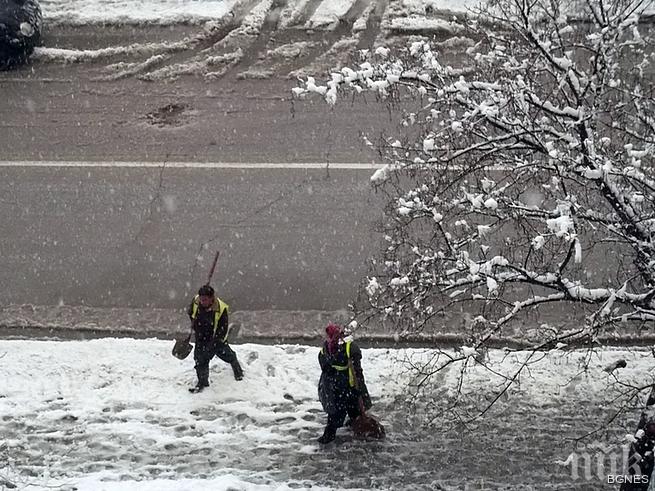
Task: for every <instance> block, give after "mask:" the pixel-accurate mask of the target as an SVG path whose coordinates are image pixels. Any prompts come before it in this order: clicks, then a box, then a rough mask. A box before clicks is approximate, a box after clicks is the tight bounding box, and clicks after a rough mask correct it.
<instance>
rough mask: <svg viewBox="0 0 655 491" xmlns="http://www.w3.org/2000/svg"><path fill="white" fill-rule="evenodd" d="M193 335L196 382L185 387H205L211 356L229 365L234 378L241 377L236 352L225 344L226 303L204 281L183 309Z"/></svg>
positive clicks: (207, 382)
mask: <svg viewBox="0 0 655 491" xmlns="http://www.w3.org/2000/svg"><path fill="white" fill-rule="evenodd" d="M187 313H188V314H189V317H190V318H191V323H192V324H191V327H192V329H193V331H194V334H195V338H196V346H195V349H194V351H193V358H194V360H195V362H196V374H197V375H198V383H197V384H196V386H195V387H192V388H190V389H189V391H191V392H200V391H202V390H203V389H204V388H205V387H209V362H210V360H211V359H212V358H213V357H214V356H218V357H219V358H220V359H221V360H223V361H224V362H226V363H229V364H230V365H231V366H232V371H233V373H234V378H235V379H236V380H241V379H243V370H242V369H241V365H240V364H239V361H238V360H237V355H236V353H235V352H234V351H233V350H232V348H230V345H229V344H228V339H227V338H228V332H229V328H228V326H229V324H228V306H227V304H226V303H225V302H223V301H222V300H221V299H220V298H218V297H216V296H215V294H214V289H213V288H212V287H211V286H209V285H204V286H202V287H200V290H198V294H197V295H196V296H195V297H194V299H193V301H192V302H191V305H189V308H188V310H187Z"/></svg>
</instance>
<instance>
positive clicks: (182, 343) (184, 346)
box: [173, 334, 193, 360]
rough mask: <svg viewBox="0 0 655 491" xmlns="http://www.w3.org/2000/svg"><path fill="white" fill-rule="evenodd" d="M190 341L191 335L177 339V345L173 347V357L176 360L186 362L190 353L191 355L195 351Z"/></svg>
mask: <svg viewBox="0 0 655 491" xmlns="http://www.w3.org/2000/svg"><path fill="white" fill-rule="evenodd" d="M190 339H191V334H189V335H188V336H179V337H177V338H176V339H175V345H174V346H173V356H174V357H175V358H179V359H180V360H184V359H185V358H186V357H187V356H189V353H191V350H192V349H193V345H192V344H191V343H189V340H190Z"/></svg>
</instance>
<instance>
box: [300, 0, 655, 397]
mask: <svg viewBox="0 0 655 491" xmlns="http://www.w3.org/2000/svg"><path fill="white" fill-rule="evenodd" d="M649 6H650V2H646V1H641V0H612V1H605V0H587V1H586V2H579V3H578V4H576V5H575V6H573V5H572V3H571V2H569V1H560V0H492V1H490V2H489V4H488V5H487V7H485V9H484V10H483V11H480V12H478V13H477V15H476V16H473V17H471V18H470V19H468V20H467V21H466V28H465V31H463V34H465V35H466V37H467V38H468V39H469V40H471V42H470V46H469V47H468V49H466V52H465V53H462V57H463V58H464V61H463V63H462V65H461V66H459V67H458V68H452V67H450V66H447V65H446V64H445V63H443V62H442V61H441V57H442V55H441V53H440V51H439V48H438V47H436V46H435V45H434V44H430V43H428V42H416V43H412V44H411V45H410V46H409V47H408V48H407V49H406V50H404V51H402V52H401V53H400V54H398V55H392V53H391V52H390V50H388V49H386V48H382V47H380V48H378V49H376V50H375V51H374V52H373V53H371V55H370V59H369V60H367V61H366V62H365V63H363V64H361V65H359V66H357V67H355V68H344V69H342V70H340V71H339V72H336V73H333V74H332V76H331V80H329V81H328V82H327V83H325V85H321V84H320V83H319V82H317V81H316V80H315V79H313V78H308V79H307V80H304V81H303V82H302V84H301V86H300V87H298V88H296V89H294V92H295V94H296V95H297V96H300V97H302V96H306V95H309V94H312V93H318V94H320V95H322V96H323V97H325V99H326V100H327V101H328V103H331V104H334V103H335V102H336V101H337V99H339V97H341V96H343V95H345V94H349V93H350V94H351V93H361V92H374V93H376V94H378V95H381V96H382V97H384V98H386V99H387V100H388V101H390V102H392V103H394V102H398V101H402V100H404V99H407V97H408V95H409V96H410V97H411V98H413V100H414V101H416V102H417V103H420V104H417V109H416V110H413V111H411V112H404V113H403V114H402V116H401V118H402V123H403V126H404V130H403V131H402V132H401V133H399V135H395V136H394V137H385V138H384V139H383V140H382V142H381V144H380V150H381V152H382V154H383V156H384V158H385V162H386V165H385V166H384V168H382V169H380V170H379V171H377V172H376V173H375V175H373V177H372V181H373V183H374V185H376V186H378V187H379V188H380V190H381V191H383V192H385V193H387V195H388V198H389V199H388V201H387V205H386V209H385V217H386V221H385V224H384V238H385V245H384V250H383V251H382V253H381V255H380V257H378V258H377V259H376V260H375V261H374V271H373V272H372V274H371V276H370V277H369V278H368V279H367V281H366V283H365V284H364V285H363V290H364V291H365V292H366V299H367V300H366V305H365V308H362V309H361V312H360V316H363V315H370V314H371V313H375V314H377V315H379V316H383V317H384V318H385V319H386V320H387V322H390V323H391V324H392V325H393V326H394V329H396V331H397V333H398V334H399V335H400V336H403V335H416V334H419V333H424V334H425V333H430V332H433V331H434V330H435V326H438V325H440V324H443V322H444V316H451V315H452V313H453V312H463V313H465V314H466V315H469V316H470V319H471V322H470V323H469V324H470V326H471V327H472V328H471V330H470V331H469V332H468V334H470V339H469V340H468V342H467V343H466V344H467V347H466V348H465V349H462V350H461V356H459V357H454V358H450V359H448V362H447V365H451V364H453V363H454V362H457V361H464V360H467V359H469V358H471V356H472V355H473V354H479V353H481V352H482V351H483V350H484V348H485V347H486V346H488V345H489V344H490V343H491V342H492V341H493V340H494V339H495V338H497V337H501V336H502V337H505V338H506V337H507V336H513V337H515V338H517V340H519V341H520V342H522V344H523V345H524V347H527V348H529V349H532V350H547V349H550V348H555V347H561V346H562V345H564V344H566V345H569V346H574V345H587V346H590V345H594V344H595V343H596V342H597V341H598V340H599V339H601V338H602V336H607V335H617V334H618V335H623V334H625V333H629V332H632V333H635V332H638V331H639V330H640V329H643V328H644V327H649V326H650V327H652V321H653V320H655V243H654V241H653V233H654V232H655V214H654V212H655V179H654V177H655V176H654V175H653V174H654V170H653V156H654V155H655V153H654V152H655V111H654V110H655V106H654V104H653V102H654V101H653V92H652V80H653V70H652V60H653V50H652V44H651V38H650V26H649V25H648V24H645V23H642V22H641V21H642V20H643V15H644V13H645V12H646V11H647V9H648V7H649ZM395 107H398V106H395ZM448 318H450V317H448ZM551 320H553V321H552V322H551ZM438 368H439V367H437V370H438ZM520 369H522V367H520ZM426 373H434V371H428V372H426ZM516 376H517V374H508V375H506V378H507V382H508V384H511V383H512V382H513V381H514V380H516ZM645 387H646V389H644V390H647V388H648V386H647V385H646V386H645ZM633 395H634V394H633Z"/></svg>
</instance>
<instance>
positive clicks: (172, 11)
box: [41, 0, 477, 26]
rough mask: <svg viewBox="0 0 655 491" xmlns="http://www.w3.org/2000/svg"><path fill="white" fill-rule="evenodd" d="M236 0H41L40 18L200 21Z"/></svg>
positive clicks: (443, 3)
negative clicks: (41, 10) (41, 12)
mask: <svg viewBox="0 0 655 491" xmlns="http://www.w3.org/2000/svg"><path fill="white" fill-rule="evenodd" d="M240 3H244V2H240V1H239V0H135V1H131V2H126V1H124V0H41V5H42V9H43V15H44V19H45V20H46V21H50V22H62V23H67V24H86V23H96V24H117V23H139V22H152V23H162V24H172V23H177V22H203V21H206V20H217V19H220V18H222V17H224V16H226V15H228V14H229V13H230V12H231V11H232V10H233V9H234V7H235V6H237V5H239V4H240ZM354 3H355V0H323V1H322V2H320V3H319V5H318V7H317V8H316V10H315V12H314V14H313V16H312V18H311V21H310V25H312V26H323V25H329V24H332V23H333V22H334V21H335V20H338V19H340V18H342V17H343V16H344V15H345V14H346V13H347V12H348V10H349V9H350V7H352V5H353V4H354ZM476 3H477V2H476V1H475V0H395V1H392V2H391V4H392V6H394V5H395V9H396V10H397V11H398V13H399V14H402V13H403V12H406V13H407V14H420V13H423V15H424V14H425V9H426V7H427V8H428V10H430V9H434V10H444V11H448V12H453V13H456V12H464V11H466V9H467V7H471V6H474V5H475V4H476ZM306 6H307V0H291V1H288V2H286V5H285V7H284V8H283V9H282V10H281V12H280V14H281V15H280V17H281V20H282V22H283V23H288V22H289V20H290V19H294V18H297V17H298V16H299V15H300V13H301V12H302V10H303V9H304V8H305V7H306Z"/></svg>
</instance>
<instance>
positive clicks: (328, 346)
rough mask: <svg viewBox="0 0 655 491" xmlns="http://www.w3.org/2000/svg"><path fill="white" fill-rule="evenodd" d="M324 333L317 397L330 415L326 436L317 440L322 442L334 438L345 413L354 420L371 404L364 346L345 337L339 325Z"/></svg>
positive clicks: (332, 326) (319, 361)
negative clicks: (364, 369) (364, 362)
mask: <svg viewBox="0 0 655 491" xmlns="http://www.w3.org/2000/svg"><path fill="white" fill-rule="evenodd" d="M325 334H326V340H325V342H324V343H323V348H322V349H321V351H320V352H319V353H318V363H319V364H320V366H321V378H320V380H319V382H318V397H319V399H320V401H321V404H322V406H323V410H324V411H325V412H326V413H327V415H328V420H327V426H326V427H325V431H324V432H323V436H321V437H320V438H319V439H318V442H319V443H321V444H325V443H329V442H331V441H332V440H334V438H335V436H336V434H337V429H338V428H339V427H341V426H343V423H344V420H345V419H346V415H348V416H350V419H351V421H352V420H354V419H355V418H357V416H359V415H360V414H361V409H360V408H361V407H363V408H364V409H365V410H366V409H369V408H370V407H371V396H370V395H369V393H368V389H367V388H366V381H365V380H364V372H363V370H362V351H361V349H360V348H359V346H357V345H356V344H355V343H354V342H353V341H352V339H351V338H350V337H345V336H344V332H343V329H342V328H341V327H340V326H338V325H336V324H328V326H327V327H326V328H325ZM360 399H361V401H360Z"/></svg>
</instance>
